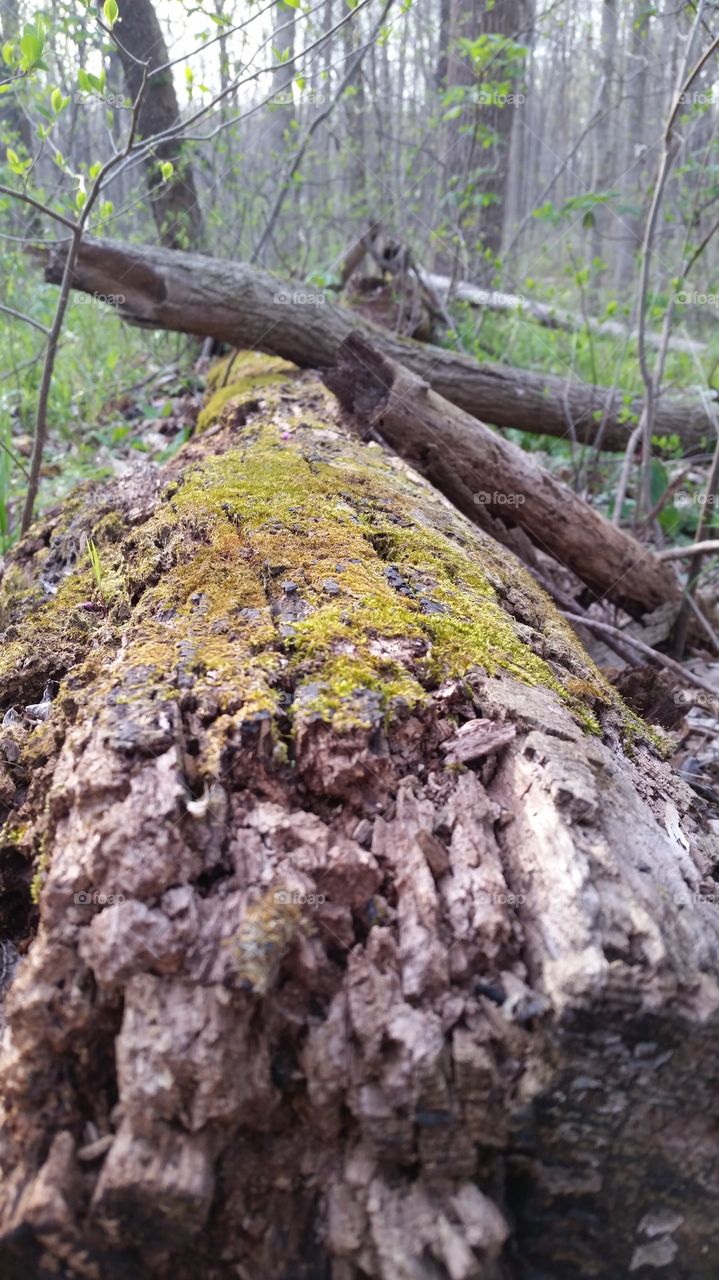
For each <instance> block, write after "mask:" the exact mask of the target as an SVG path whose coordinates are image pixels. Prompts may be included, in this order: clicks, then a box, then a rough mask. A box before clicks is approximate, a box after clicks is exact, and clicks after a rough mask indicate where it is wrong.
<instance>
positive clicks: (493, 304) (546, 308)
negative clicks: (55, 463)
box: [416, 267, 706, 356]
mask: <svg viewBox="0 0 719 1280" xmlns="http://www.w3.org/2000/svg"><path fill="white" fill-rule="evenodd" d="M416 270H417V274H418V276H419V278H420V280H421V281H422V283H423V284H425V285H426V286H427V288H428V289H432V290H433V291H434V292H435V293H437V294H439V296H440V297H441V298H444V299H445V301H446V300H447V299H448V298H449V297H450V295H451V297H452V298H456V300H457V301H458V302H466V303H468V305H469V306H471V307H478V308H481V309H482V310H484V309H485V308H486V309H487V310H489V311H499V312H503V311H504V312H508V311H509V312H518V313H519V314H520V315H524V316H527V317H528V318H529V319H530V320H536V322H537V324H541V325H543V326H544V327H545V328H546V329H562V330H563V331H564V332H565V333H579V332H580V331H581V330H582V329H588V330H589V331H590V333H594V334H596V335H597V336H598V337H601V338H615V339H617V340H618V341H620V342H626V343H629V342H636V341H637V338H638V335H637V332H636V330H634V331H632V330H631V329H628V328H627V327H626V325H623V324H622V323H621V322H620V321H619V320H597V319H595V318H594V317H593V316H588V317H584V318H583V317H581V316H576V315H573V313H572V312H571V311H568V310H567V309H566V308H565V307H555V306H552V305H550V304H549V303H547V302H537V301H536V300H535V299H534V298H526V297H524V295H523V294H519V293H504V292H503V291H502V290H500V289H482V288H480V286H479V285H476V284H472V283H471V282H470V281H467V280H457V281H452V280H451V279H450V277H449V276H442V275H436V274H435V273H434V272H432V271H423V270H422V269H421V268H419V267H418V268H416ZM645 341H646V344H647V346H648V347H659V346H660V344H661V341H662V339H661V335H660V334H656V333H648V334H647V335H646V338H645ZM670 345H671V347H672V349H673V350H674V351H683V352H685V353H686V354H687V355H697V356H698V355H702V354H703V353H704V352H705V351H706V343H704V342H699V341H698V340H697V339H695V338H682V337H681V336H680V335H679V334H673V335H672V339H671V344H670Z"/></svg>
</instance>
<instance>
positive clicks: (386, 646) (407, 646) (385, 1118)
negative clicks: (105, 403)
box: [0, 379, 719, 1280]
mask: <svg viewBox="0 0 719 1280" xmlns="http://www.w3.org/2000/svg"><path fill="white" fill-rule="evenodd" d="M322 394H323V392H322V389H321V387H319V386H318V385H317V384H310V383H309V382H307V381H306V380H305V381H303V380H302V379H300V380H295V381H294V382H293V383H288V384H287V385H286V386H285V387H280V388H279V389H278V390H277V392H276V393H275V392H272V391H269V390H266V391H265V392H264V393H263V396H264V397H266V398H265V399H261V400H260V401H259V402H257V403H256V404H255V408H254V410H253V412H249V411H247V410H246V409H245V411H243V413H238V414H235V415H234V416H233V414H232V413H231V412H230V413H228V415H227V417H226V419H225V424H224V426H223V427H222V428H221V429H220V430H219V431H217V432H215V433H213V434H212V435H211V436H210V437H205V438H203V439H200V440H198V441H196V442H193V443H191V444H190V445H189V446H186V447H185V449H184V450H182V451H181V453H180V454H179V455H178V456H177V457H176V458H175V459H173V460H172V461H171V462H170V463H168V464H167V465H166V467H165V468H164V471H163V473H162V474H161V475H160V476H158V475H157V474H155V473H153V472H152V471H150V470H149V468H145V469H140V470H138V471H137V472H136V473H135V474H134V475H133V477H131V478H130V480H126V481H122V482H114V483H113V484H110V485H108V486H106V487H105V488H103V489H96V490H94V491H93V492H92V493H90V494H88V493H85V494H81V495H80V497H79V499H78V500H75V501H74V502H73V501H71V502H70V503H69V504H68V505H67V506H66V507H65V508H64V509H62V510H60V511H57V512H55V513H51V515H50V516H49V517H47V518H46V519H45V520H44V521H43V522H42V523H41V524H38V525H36V526H35V527H34V529H33V533H32V537H31V538H29V539H26V540H25V541H24V542H23V543H21V544H20V546H18V547H17V548H16V549H15V550H14V551H13V552H12V553H11V555H10V556H9V557H8V561H7V563H6V564H5V566H4V582H3V585H2V595H1V596H0V610H1V611H2V612H1V613H0V620H1V621H2V625H3V626H4V627H5V628H6V629H5V632H4V636H3V640H4V648H3V650H2V655H1V656H0V709H1V710H2V711H3V712H4V713H5V722H4V725H3V729H2V734H1V735H0V748H1V750H2V757H1V758H2V761H3V767H4V769H5V775H6V785H5V789H4V790H3V792H2V805H3V814H4V815H5V822H4V825H3V826H2V827H1V828H0V874H1V876H2V879H1V881H0V887H1V888H2V894H1V895H0V910H1V911H2V915H0V919H2V921H3V928H4V932H5V933H6V934H7V935H8V938H9V939H10V942H11V943H12V945H13V946H14V944H17V950H18V951H19V952H20V953H21V959H20V962H19V965H18V967H17V969H16V970H15V974H14V980H13V981H12V983H11V986H10V989H9V994H8V997H7V1001H6V1010H5V1012H6V1015H7V1019H8V1024H7V1028H6V1030H5V1032H4V1036H3V1040H2V1062H1V1064H0V1082H1V1083H0V1099H1V1105H2V1119H3V1127H2V1136H1V1138H0V1164H1V1165H2V1170H3V1175H4V1179H3V1183H2V1188H1V1190H0V1274H2V1276H3V1280H27V1277H28V1276H32V1277H33V1278H34V1280H50V1278H51V1277H58V1276H62V1277H65V1280H75V1278H80V1277H82V1280H170V1277H172V1278H173V1280H196V1278H197V1277H198V1276H203V1277H207V1280H237V1278H238V1277H239V1278H240V1280H260V1278H261V1280H328V1278H329V1277H331V1280H537V1277H546V1278H551V1280H575V1278H576V1277H577V1276H583V1277H596V1278H597V1280H617V1277H623V1276H630V1275H631V1276H634V1275H636V1276H637V1277H638V1280H645V1278H646V1280H649V1277H656V1276H661V1275H665V1276H667V1277H668V1278H669V1277H671V1280H710V1278H712V1280H713V1277H715V1276H716V1274H717V1270H718V1269H719V1246H718V1244H717V1236H716V1230H715V1224H716V1217H717V1207H718V1204H717V1201H718V1199H719V1195H718V1191H717V1183H716V1177H715V1174H716V1139H715V1136H714V1133H715V1131H716V1121H717V1096H716V1088H715V1080H716V1061H717V1056H718V1053H719V987H718V985H717V960H718V958H719V920H718V918H717V917H718V913H717V909H716V906H714V905H712V904H711V902H710V901H709V895H710V894H711V892H712V890H714V889H715V888H716V885H715V882H714V881H713V880H712V868H713V869H714V872H715V871H716V867H717V865H718V864H719V851H718V849H717V841H716V840H715V839H713V838H712V837H711V836H710V834H709V833H708V831H707V829H706V826H705V824H704V823H703V820H702V816H701V811H700V810H698V809H697V807H696V797H695V796H694V794H693V792H692V791H691V790H690V789H689V788H688V787H687V786H686V785H685V784H684V783H683V782H682V781H681V780H680V779H678V778H677V776H676V775H674V774H673V773H672V771H671V770H670V769H669V767H668V766H667V765H665V764H662V763H660V762H659V760H658V759H657V757H656V755H655V754H654V753H653V752H652V750H651V749H650V747H649V746H647V745H646V743H645V742H644V741H642V739H641V737H639V738H636V737H635V740H634V746H633V750H632V751H631V753H630V754H626V753H625V751H624V750H623V748H622V745H621V736H620V728H621V721H622V716H623V713H622V710H621V707H620V706H619V705H618V704H617V703H616V701H615V702H614V704H611V702H610V701H605V699H611V694H610V691H608V690H606V688H605V687H604V686H603V685H602V683H601V681H600V680H599V677H598V675H597V673H596V672H595V671H594V670H593V668H592V665H591V663H590V662H589V660H588V659H587V658H586V656H585V655H584V654H583V652H582V650H581V649H580V648H579V647H578V645H577V643H576V642H575V641H574V640H573V639H572V636H571V633H569V631H568V630H567V628H566V626H565V624H563V623H562V621H561V619H559V617H558V615H557V614H556V612H555V611H554V609H553V606H551V604H550V603H549V601H548V600H547V598H546V597H545V596H544V595H543V593H542V592H541V591H539V589H538V588H537V587H536V586H534V584H533V583H532V582H531V579H530V578H529V577H528V576H527V575H526V574H525V573H524V572H523V571H522V570H521V568H520V567H519V566H518V565H517V563H516V562H515V561H514V560H513V558H512V557H511V555H510V554H509V553H508V552H506V551H505V550H503V549H501V548H498V547H497V546H496V545H495V544H492V542H491V541H490V540H489V539H488V538H486V537H485V536H484V535H482V534H481V533H480V532H479V531H477V530H476V529H475V528H473V527H472V526H471V525H470V524H469V522H467V521H466V520H464V519H463V518H462V517H461V516H458V515H456V514H454V513H452V512H451V511H450V510H449V509H448V507H447V504H446V503H445V502H444V500H443V499H441V498H439V497H437V496H435V495H433V493H432V492H431V490H430V489H429V486H427V485H426V483H425V482H424V481H422V480H421V479H420V478H419V477H418V476H416V475H413V474H412V473H410V472H409V470H408V469H406V468H405V467H404V466H403V465H402V464H401V463H399V462H397V461H395V462H392V461H390V460H387V459H385V458H384V456H383V454H382V452H381V451H380V450H379V449H377V448H372V447H366V446H360V445H358V444H357V442H356V441H354V440H349V439H347V438H346V437H344V436H342V435H341V434H340V433H338V432H336V431H333V430H328V426H327V424H328V421H329V414H330V409H329V406H328V405H326V404H325V405H324V406H323V401H322ZM268 473H271V474H272V481H271V484H272V485H276V484H277V477H280V478H281V479H282V480H283V482H284V485H285V487H287V488H290V489H291V492H289V493H288V494H287V493H285V492H284V489H283V487H282V486H280V487H277V488H276V489H274V490H273V489H272V488H271V487H268V485H269V482H268V481H267V475H268ZM273 495H274V496H273ZM88 534H90V535H92V536H93V537H94V538H95V541H96V544H97V546H98V548H99V553H100V556H101V562H102V564H103V566H104V575H105V581H106V590H107V597H106V602H105V606H104V608H100V609H99V611H95V612H89V611H88V610H87V609H85V608H84V607H83V602H84V600H85V598H86V592H87V591H88V590H91V583H92V574H91V572H90V570H89V567H86V560H85V559H84V557H83V553H82V545H83V537H84V536H87V535H88ZM338 547H343V548H344V553H342V552H339V551H338ZM478 574H482V575H484V581H485V585H484V587H481V588H480V587H479V586H478V585H477V583H478V578H477V575H478ZM473 584H474V585H473ZM491 584H494V586H492V585H491ZM398 619H404V621H403V624H402V626H401V627H398V626H397V621H398ZM492 633H493V634H494V635H495V637H496V639H495V641H494V642H493V643H492V642H491V641H490V639H489V638H488V637H489V636H490V634H492ZM308 636H309V637H310V639H311V643H310V642H308V639H307V638H308ZM303 637H304V642H303ZM462 637H465V640H464V642H463V643H464V644H465V645H466V647H465V648H462V644H461V643H460V642H461V641H462ZM467 637H469V640H467ZM303 643H304V647H303ZM458 646H459V648H458ZM458 654H459V658H458ZM441 661H444V662H445V663H447V664H453V667H454V674H446V673H445V674H444V675H442V672H441V670H440V669H438V667H437V663H438V662H440V663H441ZM353 662H354V663H358V664H360V665H357V666H354V667H353V666H352V665H351V664H352V663H353ZM348 664H349V665H348ZM542 664H544V665H542ZM488 666H494V668H495V673H494V674H493V675H492V674H488V670H487V667H488ZM353 670H354V671H355V673H356V679H355V680H354V681H353V680H352V679H351V678H350V674H349V673H351V672H352V671H353ZM361 670H366V671H368V672H369V673H370V674H368V675H366V676H365V677H364V678H360V676H359V672H360V671H361ZM338 672H339V673H340V674H341V676H342V678H341V680H339V683H338V684H337V685H336V687H335V686H333V683H332V682H333V680H336V679H337V677H338ZM522 672H523V673H524V674H523V676H522V674H521V673H522ZM542 672H544V675H543V676H542V674H541V673H542ZM372 673H374V674H373V675H372ZM50 676H52V677H53V678H54V679H55V681H56V682H57V686H56V687H53V688H51V689H50V690H49V691H47V696H46V698H45V699H44V702H45V703H46V704H49V705H46V706H45V711H44V713H43V716H42V717H41V718H38V717H39V716H40V713H39V712H38V711H37V706H38V705H42V704H43V699H42V691H43V687H44V683H45V681H46V680H47V678H48V677H50ZM528 679H532V680H533V681H534V683H533V684H531V683H527V682H526V681H527V680H528ZM542 681H546V682H548V683H543V682H542ZM415 685H416V686H417V689H418V695H421V696H418V698H417V699H414V698H413V697H411V696H410V694H409V692H408V690H409V689H411V688H413V687H414V686H415ZM550 686H551V687H550ZM333 688H334V692H333ZM398 689H403V690H404V692H403V693H402V694H401V695H400V694H398V692H397V690H398ZM273 698H274V701H273V700H272V699H273ZM28 708H31V709H32V710H31V711H28ZM268 708H269V709H268ZM591 708H593V709H594V711H595V712H596V713H597V714H599V715H600V717H601V719H602V723H603V726H604V733H603V735H598V736H597V735H595V734H591V733H588V732H587V731H586V727H584V726H583V725H582V724H581V723H580V720H578V718H577V713H580V712H581V714H582V715H583V716H584V718H585V719H586V715H587V713H588V712H589V710H590V709H591ZM478 720H479V721H482V722H490V723H491V724H492V725H493V726H494V737H493V746H492V750H491V752H489V753H488V754H487V752H486V747H487V725H486V723H483V724H482V725H481V726H479V727H478V726H477V721H478ZM625 723H626V720H625ZM464 725H468V726H469V727H468V728H466V729H464V730H463V728H462V726H464ZM480 739H481V740H483V742H484V745H482V742H481V741H480ZM470 740H474V743H475V747H476V748H478V749H479V753H480V754H479V758H478V759H477V760H476V761H475V763H474V764H473V765H472V767H467V766H466V765H462V764H461V763H452V764H450V765H449V766H448V764H447V757H448V756H450V757H452V756H454V759H455V760H456V761H457V760H459V759H460V758H461V755H462V752H461V751H460V754H459V755H457V753H456V748H457V744H458V743H460V744H464V745H465V746H468V747H469V743H470ZM447 746H449V751H447V750H445V749H444V748H446V747H447ZM40 849H41V850H42V867H43V868H44V871H43V876H42V877H41V879H42V887H41V893H40V915H39V922H37V924H36V926H35V924H34V922H33V918H32V914H31V913H30V912H29V901H28V899H27V884H28V880H29V877H30V874H31V871H32V865H31V859H32V856H33V855H35V854H37V853H38V851H39V850H40ZM23 885H24V888H25V894H26V897H25V903H26V906H25V912H24V915H23V910H22V898H21V889H22V887H23ZM8 945H10V943H8Z"/></svg>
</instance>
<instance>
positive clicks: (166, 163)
mask: <svg viewBox="0 0 719 1280" xmlns="http://www.w3.org/2000/svg"><path fill="white" fill-rule="evenodd" d="M174 172H175V166H174V164H173V163H172V161H171V160H163V161H162V164H161V165H160V173H161V174H162V181H163V182H169V181H170V178H171V177H172V175H173V173H174Z"/></svg>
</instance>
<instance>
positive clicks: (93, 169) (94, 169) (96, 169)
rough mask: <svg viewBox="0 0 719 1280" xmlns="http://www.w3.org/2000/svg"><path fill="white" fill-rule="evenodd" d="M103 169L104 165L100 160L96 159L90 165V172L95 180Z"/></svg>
mask: <svg viewBox="0 0 719 1280" xmlns="http://www.w3.org/2000/svg"><path fill="white" fill-rule="evenodd" d="M101 169H102V165H101V164H100V161H99V160H96V161H95V163H94V164H93V165H91V166H90V168H89V170H88V173H89V175H90V177H91V178H92V179H93V180H94V179H95V178H96V177H97V175H98V173H99V172H100V170H101Z"/></svg>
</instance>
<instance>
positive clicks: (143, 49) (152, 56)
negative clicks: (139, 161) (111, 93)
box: [118, 0, 203, 249]
mask: <svg viewBox="0 0 719 1280" xmlns="http://www.w3.org/2000/svg"><path fill="white" fill-rule="evenodd" d="M120 16H121V19H122V21H121V22H120V23H119V24H118V35H119V40H120V45H119V53H120V59H121V61H122V68H123V72H124V76H125V84H126V85H127V91H128V93H129V95H130V97H131V99H132V101H133V102H134V101H135V99H136V98H137V95H138V93H139V92H140V87H141V85H142V79H143V67H142V64H143V63H147V68H148V71H149V72H153V71H158V69H159V68H160V67H164V66H165V65H166V63H167V62H169V60H170V55H169V53H168V51H167V44H166V42H165V37H164V35H163V34H162V28H161V26H160V23H159V21H158V18H157V15H156V13H155V10H154V7H153V5H152V0H124V3H123V7H122V9H121V11H120ZM179 115H180V108H179V105H178V102H177V94H176V92H175V84H174V80H173V73H172V70H167V71H162V72H159V74H157V75H153V76H152V77H151V78H150V79H148V81H147V88H146V90H145V96H144V99H143V102H142V106H141V108H140V115H139V121H138V124H139V130H138V132H139V136H140V137H141V138H150V137H152V136H153V135H154V134H160V133H163V132H164V131H165V130H166V129H171V128H172V126H173V125H174V124H176V123H177V121H178V119H179ZM166 160H169V161H170V162H171V163H172V164H173V166H174V173H173V175H172V177H171V178H169V179H168V180H167V181H162V179H161V176H160V170H159V164H160V162H161V161H166ZM146 173H147V183H148V188H149V193H150V204H151V206H152V212H153V216H154V218H155V222H156V224H157V230H158V233H159V236H160V242H161V243H162V244H163V245H165V246H166V247H167V248H169V249H197V248H199V247H200V246H201V244H202V239H203V220H202V212H201V209H200V204H199V201H198V198H197V190H196V188H195V178H194V174H193V172H192V167H191V165H190V161H189V159H188V156H187V148H186V147H183V145H182V142H181V141H178V140H177V139H171V140H170V141H168V142H161V143H158V146H157V148H156V151H155V153H154V155H153V156H151V157H150V159H149V160H148V162H147V165H146Z"/></svg>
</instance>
